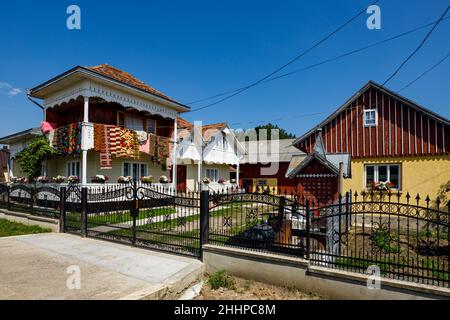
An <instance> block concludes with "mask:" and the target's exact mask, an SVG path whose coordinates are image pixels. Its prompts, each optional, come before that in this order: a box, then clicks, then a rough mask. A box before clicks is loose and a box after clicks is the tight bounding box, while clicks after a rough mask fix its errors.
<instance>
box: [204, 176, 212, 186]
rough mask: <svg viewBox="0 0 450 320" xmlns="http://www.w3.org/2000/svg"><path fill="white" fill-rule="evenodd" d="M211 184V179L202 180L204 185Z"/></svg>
mask: <svg viewBox="0 0 450 320" xmlns="http://www.w3.org/2000/svg"><path fill="white" fill-rule="evenodd" d="M210 182H211V179H210V178H208V177H204V178H203V183H204V184H208V183H210Z"/></svg>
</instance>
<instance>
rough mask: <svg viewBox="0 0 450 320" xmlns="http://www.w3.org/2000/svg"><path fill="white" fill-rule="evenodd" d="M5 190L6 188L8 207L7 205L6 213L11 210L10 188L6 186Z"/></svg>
mask: <svg viewBox="0 0 450 320" xmlns="http://www.w3.org/2000/svg"><path fill="white" fill-rule="evenodd" d="M6 187H7V188H8V190H7V191H8V192H7V194H8V205H7V208H8V211H10V210H11V199H10V198H11V187H10V186H6Z"/></svg>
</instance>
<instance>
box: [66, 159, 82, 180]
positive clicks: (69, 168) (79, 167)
mask: <svg viewBox="0 0 450 320" xmlns="http://www.w3.org/2000/svg"><path fill="white" fill-rule="evenodd" d="M72 165H75V171H77V167H78V174H71V172H70V171H71V169H73V168H72ZM66 173H67V176H68V177H70V176H77V177H78V178H80V177H81V161H77V160H70V161H67V163H66Z"/></svg>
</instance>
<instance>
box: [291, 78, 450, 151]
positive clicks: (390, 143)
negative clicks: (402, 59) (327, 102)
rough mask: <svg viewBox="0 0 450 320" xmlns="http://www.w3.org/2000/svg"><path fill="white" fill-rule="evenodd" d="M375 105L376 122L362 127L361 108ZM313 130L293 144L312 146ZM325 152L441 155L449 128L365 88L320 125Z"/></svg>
mask: <svg viewBox="0 0 450 320" xmlns="http://www.w3.org/2000/svg"><path fill="white" fill-rule="evenodd" d="M366 109H376V110H377V112H378V125H377V126H374V127H364V124H363V110H366ZM315 136H316V133H315V132H313V133H311V134H310V135H308V136H305V137H304V138H303V139H302V140H301V141H300V142H299V143H298V144H297V145H298V147H299V148H300V149H301V150H302V151H304V152H308V153H309V152H311V151H312V149H313V148H314V144H315ZM322 138H323V143H324V147H325V149H326V151H327V152H329V153H350V154H351V156H352V157H353V158H362V157H364V158H368V157H386V156H387V157H397V156H421V155H442V154H448V153H449V151H450V128H449V126H448V124H446V123H444V122H442V121H441V120H438V119H436V118H434V117H432V116H429V115H428V114H427V113H425V112H423V111H421V110H420V109H417V108H415V107H413V106H411V105H408V104H405V103H404V102H403V100H399V99H397V97H395V96H392V95H390V94H387V93H385V92H384V91H381V90H379V89H378V88H376V87H370V88H368V89H367V90H366V91H365V92H364V93H362V94H361V95H359V96H358V97H356V98H355V99H353V101H351V102H350V103H349V104H348V106H347V107H346V108H345V109H343V110H341V112H339V113H338V114H336V115H335V116H334V117H333V118H331V119H329V120H328V122H327V123H325V124H324V125H323V126H322Z"/></svg>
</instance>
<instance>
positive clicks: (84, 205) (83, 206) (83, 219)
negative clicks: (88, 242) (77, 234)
mask: <svg viewBox="0 0 450 320" xmlns="http://www.w3.org/2000/svg"><path fill="white" fill-rule="evenodd" d="M87 220H88V219H87V188H86V187H82V188H81V236H82V237H83V238H85V237H87Z"/></svg>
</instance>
